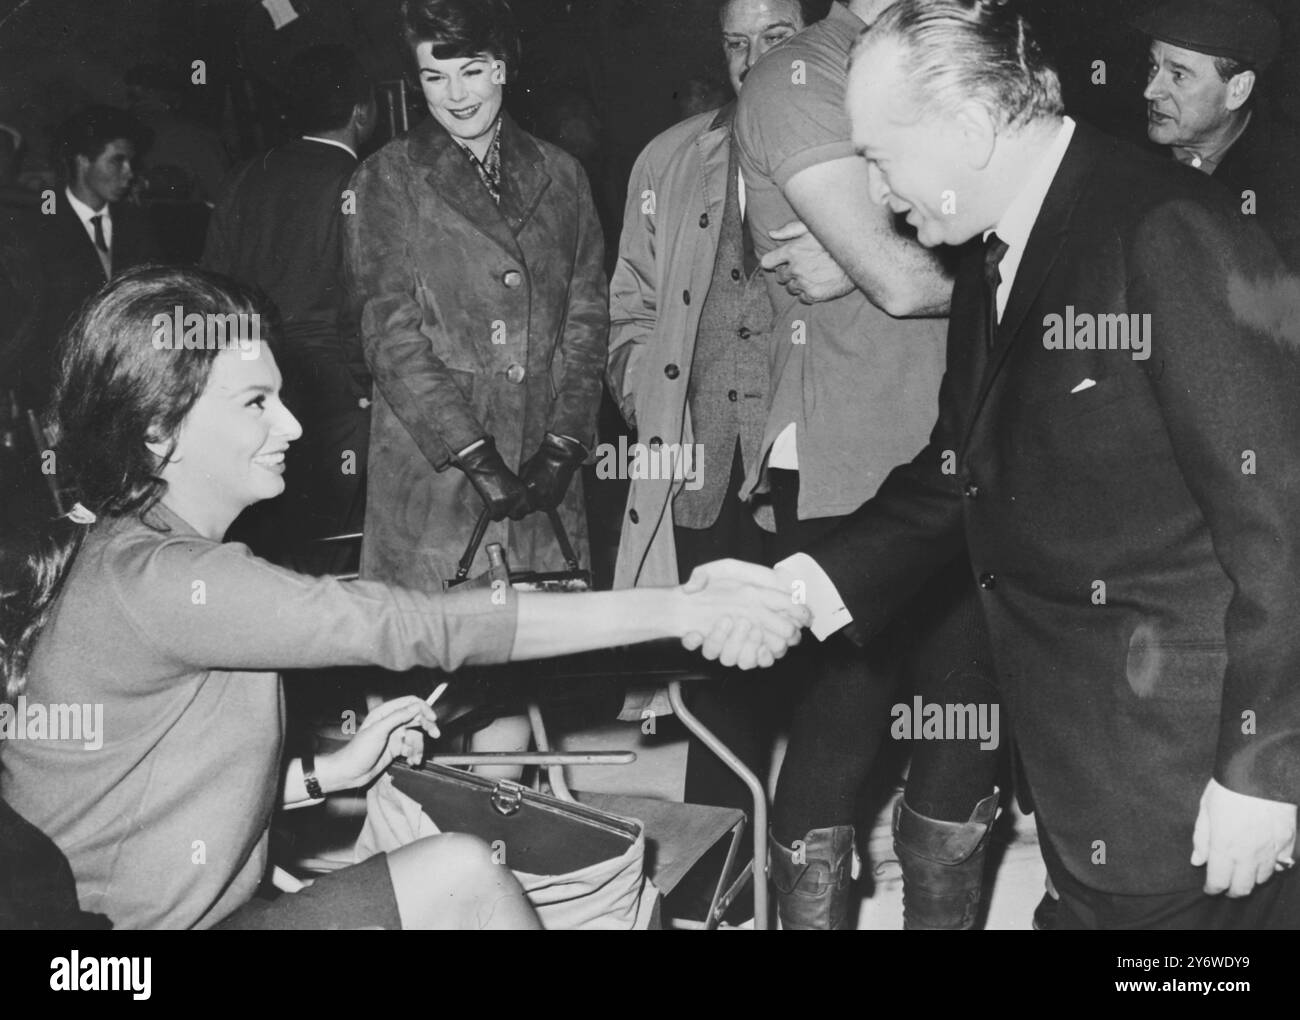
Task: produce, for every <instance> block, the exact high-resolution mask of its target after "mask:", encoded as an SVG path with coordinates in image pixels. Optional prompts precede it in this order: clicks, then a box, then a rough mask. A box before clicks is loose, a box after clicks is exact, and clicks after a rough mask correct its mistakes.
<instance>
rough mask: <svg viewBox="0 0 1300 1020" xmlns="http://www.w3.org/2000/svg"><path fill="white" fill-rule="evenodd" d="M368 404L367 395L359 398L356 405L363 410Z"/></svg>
mask: <svg viewBox="0 0 1300 1020" xmlns="http://www.w3.org/2000/svg"><path fill="white" fill-rule="evenodd" d="M369 406H370V398H369V397H362V398H361V399H360V400H358V401H357V407H359V408H361V410H363V411H364V410H365V409H366V408H368V407H369Z"/></svg>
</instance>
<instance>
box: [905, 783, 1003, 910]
mask: <svg viewBox="0 0 1300 1020" xmlns="http://www.w3.org/2000/svg"><path fill="white" fill-rule="evenodd" d="M997 811H998V791H997V790H994V791H993V793H991V794H990V795H989V796H987V797H985V798H984V799H983V800H982V801H980V802H979V803H978V804H976V805H975V810H974V811H973V812H971V816H970V821H967V822H944V821H940V820H939V819H937V818H927V817H925V815H920V814H917V813H916V812H915V811H913V810H912V809H911V808H910V807H908V806H907V804H906V803H904V801H903V798H902V797H899V798H898V802H897V803H896V804H895V805H894V852H895V853H896V854H897V855H898V860H899V863H900V864H901V865H902V867H903V928H904V930H907V931H936V930H937V931H965V930H967V929H969V928H972V927H973V926H974V924H975V917H976V915H977V914H978V913H979V905H980V894H981V892H982V891H983V887H984V855H985V851H986V850H987V848H988V842H989V833H990V832H991V831H992V828H993V819H994V818H996V817H997Z"/></svg>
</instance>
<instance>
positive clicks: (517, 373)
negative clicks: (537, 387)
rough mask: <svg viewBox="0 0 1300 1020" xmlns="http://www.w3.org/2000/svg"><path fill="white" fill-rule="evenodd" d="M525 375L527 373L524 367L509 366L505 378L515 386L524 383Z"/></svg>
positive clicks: (517, 365) (518, 365)
mask: <svg viewBox="0 0 1300 1020" xmlns="http://www.w3.org/2000/svg"><path fill="white" fill-rule="evenodd" d="M527 374H528V373H527V372H526V371H525V370H524V366H523V365H520V364H514V365H511V366H510V367H509V368H507V369H506V378H507V379H509V380H510V381H511V382H512V383H514V384H515V385H516V386H518V385H519V384H520V383H521V382H523V381H524V376H525V375H527Z"/></svg>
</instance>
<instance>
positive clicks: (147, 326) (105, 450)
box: [0, 266, 257, 701]
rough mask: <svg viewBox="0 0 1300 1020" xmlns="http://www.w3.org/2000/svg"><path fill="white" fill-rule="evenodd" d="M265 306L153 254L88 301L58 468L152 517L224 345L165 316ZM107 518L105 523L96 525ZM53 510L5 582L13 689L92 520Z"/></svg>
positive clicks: (104, 512)
mask: <svg viewBox="0 0 1300 1020" xmlns="http://www.w3.org/2000/svg"><path fill="white" fill-rule="evenodd" d="M178 307H179V308H180V309H181V310H182V312H181V314H182V315H188V314H190V313H192V312H194V313H198V314H199V315H209V314H215V315H227V314H230V313H235V314H245V315H249V314H253V313H254V312H256V310H257V309H256V305H255V302H254V301H253V299H252V297H251V295H250V294H249V293H248V292H246V291H244V290H243V289H242V288H240V287H239V286H238V285H236V284H234V283H233V282H231V281H229V280H227V279H225V278H224V277H220V276H217V275H215V274H213V273H205V272H200V271H199V270H196V269H178V268H163V267H158V266H146V267H144V268H140V269H134V270H131V271H130V272H127V273H123V274H122V275H121V276H119V277H117V278H116V279H114V280H113V281H112V282H111V283H109V284H108V285H107V286H105V287H104V289H103V290H101V291H100V292H99V294H97V295H96V296H95V298H94V299H92V300H91V301H90V303H89V304H87V305H86V307H85V308H84V309H83V310H82V312H81V314H80V316H78V318H77V320H76V321H75V322H74V323H73V325H72V326H71V327H70V328H69V330H68V332H67V333H66V335H65V336H64V339H63V342H62V346H61V348H60V352H59V353H60V358H59V363H60V370H59V379H58V385H57V387H56V390H55V397H54V403H53V408H52V413H51V421H50V424H51V432H52V434H53V435H54V436H55V443H54V451H53V453H54V465H55V469H56V477H57V479H58V480H59V484H60V486H61V487H62V488H64V489H70V490H71V491H72V492H73V493H75V498H76V499H77V500H78V502H79V503H80V504H81V506H82V507H84V508H85V509H86V510H88V511H90V512H91V513H92V514H94V515H95V516H96V518H97V519H98V520H99V522H100V523H102V521H103V519H104V518H106V517H126V516H137V517H143V516H144V515H145V514H146V513H148V511H149V510H150V509H151V508H152V507H153V506H154V505H155V504H156V503H157V502H158V500H159V499H161V498H162V496H163V493H164V492H165V491H166V483H165V482H164V481H163V479H162V469H163V467H164V466H165V465H166V464H167V462H168V460H169V459H170V455H171V451H170V449H169V450H168V452H167V455H166V456H164V457H162V458H159V457H158V456H156V455H155V454H154V453H152V452H151V451H150V450H149V448H148V447H147V446H146V445H145V444H146V443H155V444H156V443H169V442H170V441H172V440H173V438H174V437H175V435H176V433H177V430H178V429H179V428H180V425H181V423H182V422H183V421H184V420H185V416H186V415H187V414H189V412H190V409H191V408H192V407H193V406H194V403H195V401H197V400H198V399H199V396H200V395H201V394H202V393H203V390H204V388H205V387H206V386H207V383H208V377H209V375H210V374H211V372H212V365H213V363H214V361H215V360H216V357H217V355H218V354H220V353H221V351H220V349H219V348H215V349H207V348H206V347H201V348H199V349H195V350H188V349H187V350H179V351H178V350H172V349H167V348H166V347H163V348H161V349H160V346H159V345H158V344H157V343H155V339H156V337H155V322H156V319H157V317H158V316H165V317H167V318H168V319H171V318H172V316H173V313H174V310H175V309H176V308H178ZM92 526H98V525H92ZM92 526H88V525H85V524H78V523H76V522H75V521H73V520H70V519H69V518H67V517H59V518H56V519H54V520H52V521H49V522H48V523H47V524H46V525H45V527H44V529H43V532H42V534H40V535H38V536H36V542H35V546H34V548H33V550H32V552H31V553H30V554H29V555H28V556H27V559H26V562H25V563H24V565H23V567H22V568H21V570H20V573H19V578H18V583H17V585H16V587H14V588H13V589H12V590H10V591H7V592H3V593H0V679H3V682H4V690H3V696H4V700H7V701H13V700H14V699H16V698H17V697H18V695H19V694H21V693H22V692H23V689H24V688H25V687H26V685H27V665H28V661H29V659H30V657H31V653H32V649H33V648H34V647H35V645H36V640H37V638H38V637H39V636H40V633H41V630H42V629H43V628H44V626H45V624H46V623H47V622H48V620H49V617H50V613H51V611H52V609H53V607H54V603H55V601H56V599H57V598H58V595H59V591H60V590H61V589H62V587H63V581H64V579H65V578H66V577H67V575H68V570H69V568H70V567H71V565H72V561H73V559H74V558H75V557H76V555H77V552H78V550H80V548H81V544H82V542H83V541H84V539H85V536H86V534H87V532H88V531H89V530H90V527H92Z"/></svg>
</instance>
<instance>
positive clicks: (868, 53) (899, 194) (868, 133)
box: [847, 41, 984, 248]
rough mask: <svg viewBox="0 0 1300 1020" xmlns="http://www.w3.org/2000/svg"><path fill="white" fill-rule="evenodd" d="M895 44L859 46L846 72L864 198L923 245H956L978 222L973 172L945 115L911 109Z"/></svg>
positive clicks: (977, 228) (967, 237) (971, 234)
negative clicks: (865, 183)
mask: <svg viewBox="0 0 1300 1020" xmlns="http://www.w3.org/2000/svg"><path fill="white" fill-rule="evenodd" d="M899 56H900V51H899V49H898V46H897V44H895V43H893V42H890V41H886V42H882V43H879V44H877V45H875V46H872V47H870V48H868V49H867V50H865V51H863V52H862V53H861V54H860V55H859V56H858V57H857V58H855V60H854V64H853V69H852V70H851V71H850V73H849V86H848V97H847V103H848V112H849V119H850V121H851V123H852V126H853V145H854V147H855V148H856V149H857V151H858V152H859V153H861V154H862V156H863V158H864V159H866V161H867V173H868V176H869V178H870V188H871V197H872V199H873V200H874V201H875V202H877V203H879V204H880V205H887V206H888V207H889V208H890V209H891V210H892V211H893V212H894V213H896V214H898V215H901V216H903V217H905V218H906V220H907V222H908V223H909V224H911V225H912V227H914V228H915V229H916V233H917V239H918V240H919V241H920V242H921V243H922V244H923V245H925V246H926V247H927V248H933V247H935V246H937V245H941V244H963V243H964V242H966V241H968V240H970V239H971V238H972V237H974V236H975V235H976V234H977V233H980V232H981V230H983V229H984V228H983V227H982V226H981V225H980V224H979V223H978V222H977V221H976V220H975V219H974V218H973V217H972V215H971V213H972V211H973V209H972V204H973V203H972V198H973V194H974V188H975V187H976V186H977V181H976V180H975V176H974V174H973V172H972V171H971V169H970V167H969V166H968V165H967V160H966V159H965V158H964V154H963V153H962V151H961V143H962V136H961V134H960V132H959V131H957V129H956V127H955V125H954V124H952V123H951V122H950V121H949V120H948V119H946V118H942V117H936V116H931V115H926V116H924V117H922V116H921V115H920V114H919V112H918V111H916V110H915V108H914V106H913V103H912V100H911V99H910V98H909V96H910V92H909V87H908V85H907V82H906V80H905V77H904V75H903V73H902V70H901V68H900V66H899Z"/></svg>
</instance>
